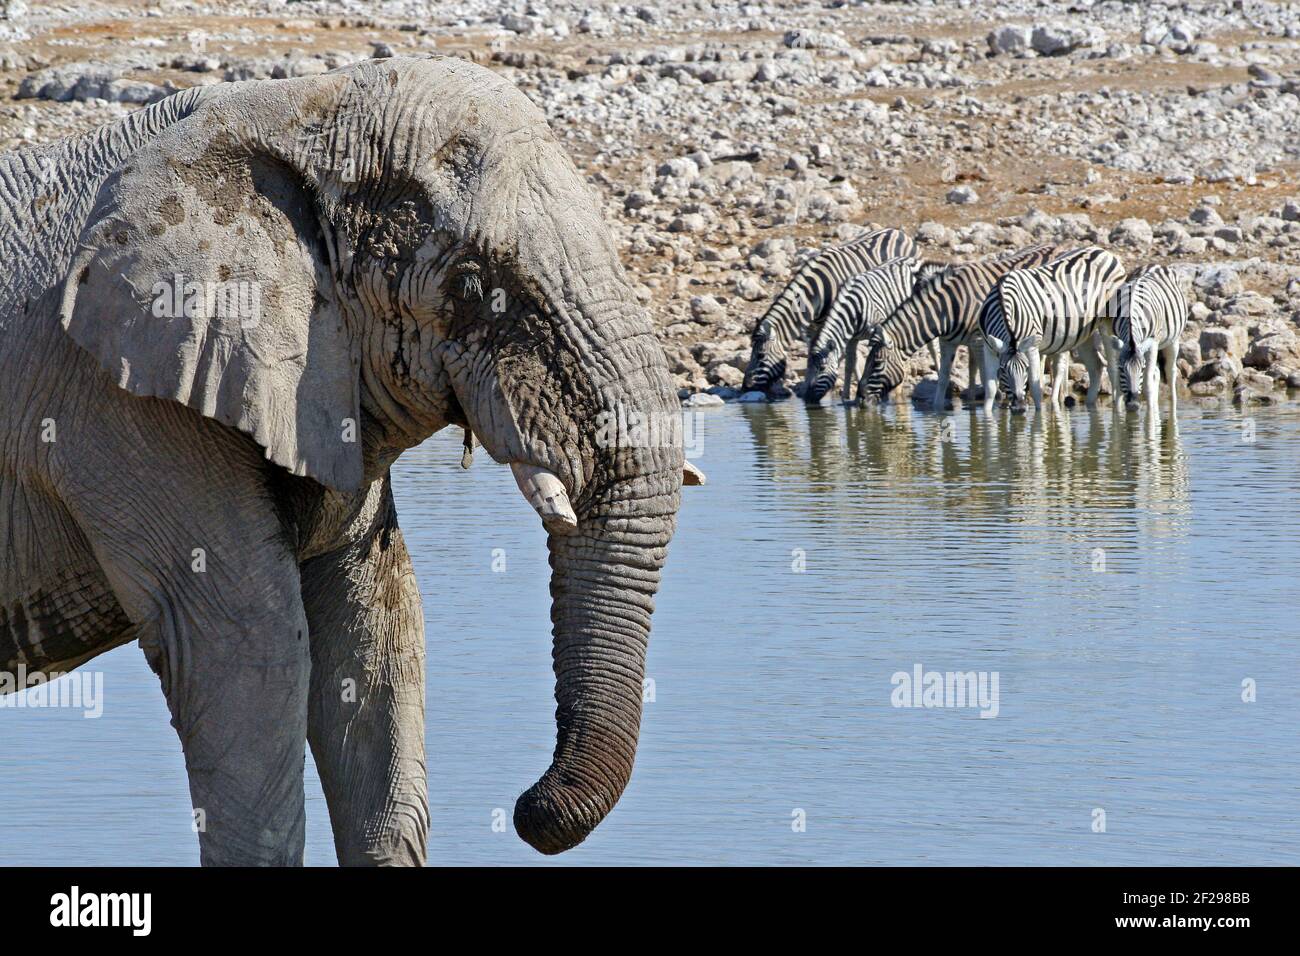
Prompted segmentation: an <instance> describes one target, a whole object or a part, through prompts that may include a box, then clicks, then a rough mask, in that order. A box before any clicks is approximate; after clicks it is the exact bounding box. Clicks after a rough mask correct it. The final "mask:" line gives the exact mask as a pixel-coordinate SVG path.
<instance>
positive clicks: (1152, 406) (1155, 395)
mask: <svg viewBox="0 0 1300 956" xmlns="http://www.w3.org/2000/svg"><path fill="white" fill-rule="evenodd" d="M1159 358H1160V350H1159V349H1158V348H1156V347H1155V346H1154V345H1153V346H1152V347H1151V351H1150V353H1149V354H1148V355H1147V369H1146V379H1147V380H1146V383H1145V387H1146V390H1147V414H1148V415H1150V416H1151V417H1152V419H1153V420H1155V421H1159V420H1160V362H1159Z"/></svg>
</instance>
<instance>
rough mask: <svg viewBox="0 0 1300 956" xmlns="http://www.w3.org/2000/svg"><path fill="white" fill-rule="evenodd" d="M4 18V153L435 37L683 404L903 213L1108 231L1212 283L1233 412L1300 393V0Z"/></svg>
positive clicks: (308, 8)
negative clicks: (546, 121) (543, 150)
mask: <svg viewBox="0 0 1300 956" xmlns="http://www.w3.org/2000/svg"><path fill="white" fill-rule="evenodd" d="M0 11H3V12H2V13H0V149H17V148H21V147H23V146H25V145H29V144H35V143H42V142H46V141H48V140H52V139H56V138H59V137H62V136H66V135H68V134H70V133H75V132H78V131H81V130H85V129H88V128H90V127H93V126H95V125H97V124H99V123H102V122H104V121H106V120H110V119H113V118H115V117H117V116H120V115H122V114H124V113H125V112H127V111H129V110H132V109H138V108H139V107H140V105H141V104H144V103H148V102H151V101H153V100H154V99H157V98H159V97H161V96H164V95H166V94H167V93H168V92H169V91H171V90H174V89H177V88H182V87H187V86H192V85H196V84H206V83H216V82H221V81H222V80H234V79H247V78H255V77H279V76H298V75H305V74H310V73H315V72H321V71H324V70H326V69H329V68H332V67H335V66H338V65H341V64H344V63H348V62H351V61H353V60H356V59H360V58H364V57H369V56H389V55H392V54H400V53H408V52H429V51H436V52H440V53H445V54H449V55H455V56H462V57H466V58H469V59H473V60H475V61H477V62H480V63H483V64H485V65H487V66H490V67H491V68H493V69H496V70H499V71H500V72H502V73H504V74H505V75H507V76H509V77H510V78H511V80H513V81H514V82H515V83H516V84H517V85H519V86H520V87H521V88H522V89H523V90H524V91H525V92H526V93H527V94H528V95H529V96H530V97H532V98H533V99H534V100H535V101H536V102H537V103H538V104H539V105H540V106H541V107H542V108H543V109H544V110H545V111H546V114H547V116H548V117H549V118H550V121H551V123H552V125H553V127H554V128H555V130H556V132H557V133H558V135H559V136H560V137H561V138H562V139H563V140H565V141H566V142H567V143H568V145H569V148H570V150H571V152H572V154H573V155H574V158H575V160H576V161H577V162H578V164H579V166H580V167H581V168H583V169H585V170H587V171H588V173H589V175H590V177H591V180H592V182H593V184H594V185H595V186H596V187H597V188H598V189H599V190H600V191H601V193H602V194H603V195H604V197H605V201H606V204H607V206H608V210H609V220H610V222H611V223H612V224H613V227H614V228H615V230H616V232H617V234H618V238H619V240H620V242H621V244H622V248H623V249H624V250H625V257H626V263H627V266H628V268H629V270H630V272H631V274H632V275H633V276H634V278H635V280H636V282H637V289H638V294H639V295H640V296H641V297H642V298H643V299H644V300H645V302H646V303H647V304H648V305H650V306H651V308H652V311H653V314H654V316H655V317H656V320H657V322H658V324H659V327H660V331H661V334H662V338H663V341H664V345H665V348H666V349H667V350H668V354H669V360H670V362H671V364H672V366H673V370H674V373H675V374H676V375H677V378H678V382H679V385H680V386H681V387H682V389H683V394H684V395H686V394H690V393H692V392H705V391H711V392H712V393H714V394H716V395H719V396H721V397H724V398H730V397H733V396H734V390H735V386H737V385H739V383H740V379H741V374H742V370H743V368H744V365H745V363H746V360H747V358H748V333H749V330H750V329H751V328H752V326H753V323H754V321H755V319H756V318H757V317H758V316H759V315H760V314H761V313H762V311H763V310H764V308H765V306H766V304H767V302H768V301H769V300H770V299H771V298H772V297H773V296H774V295H775V294H776V293H777V292H779V291H780V289H781V287H782V285H783V284H784V282H785V281H786V280H787V279H788V278H789V276H790V275H791V273H792V271H793V269H794V268H796V267H797V265H798V264H799V262H800V261H801V260H802V259H803V258H805V257H806V256H807V255H809V254H811V253H812V252H813V251H814V250H815V249H817V248H818V247H820V246H822V245H824V244H826V243H832V242H836V241H838V240H842V239H845V238H849V237H851V236H852V235H855V234H856V233H857V232H858V231H860V230H862V229H864V228H870V227H874V226H876V225H892V226H899V227H902V228H905V229H907V230H909V231H910V232H912V233H913V234H914V235H915V236H916V237H917V239H918V241H919V242H920V244H921V245H922V248H923V249H924V250H925V253H926V254H927V255H929V256H931V257H934V258H948V259H954V260H963V259H968V258H973V257H979V256H983V255H987V254H992V253H997V252H1001V251H1005V250H1006V249H1009V248H1011V247H1015V246H1022V245H1027V244H1030V243H1032V242H1035V241H1048V240H1052V241H1056V242H1070V243H1095V244H1099V245H1103V246H1107V247H1110V248H1112V249H1113V250H1114V251H1116V252H1117V253H1118V254H1119V255H1120V256H1121V257H1122V258H1123V259H1124V261H1125V262H1126V263H1127V264H1129V265H1130V267H1133V266H1136V265H1139V264H1143V263H1147V262H1164V263H1173V264H1178V265H1180V266H1182V267H1184V268H1185V269H1186V270H1187V272H1188V274H1189V276H1190V277H1191V278H1192V280H1193V289H1194V295H1195V302H1194V305H1193V312H1192V316H1193V321H1192V323H1191V325H1190V326H1189V328H1188V331H1187V335H1186V337H1185V342H1184V345H1183V349H1182V360H1181V364H1182V365H1183V366H1184V372H1185V373H1186V375H1187V380H1188V386H1187V387H1189V388H1190V390H1191V392H1192V394H1194V395H1197V396H1201V397H1203V398H1204V399H1206V400H1207V401H1222V400H1236V401H1238V402H1243V403H1244V402H1255V401H1273V400H1277V399H1278V398H1281V397H1282V396H1284V395H1285V394H1286V389H1287V388H1288V387H1290V388H1300V335H1298V333H1300V5H1297V4H1295V3H1272V2H1260V0H1227V2H1222V0H1216V2H1186V3H1160V2H1154V3H1152V2H1148V3H1127V2H1117V0H1097V2H1093V0H1075V2H1073V3H1058V2H1046V0H1043V2H1033V0H1010V2H1003V3H999V4H997V5H996V7H995V6H994V5H992V4H986V3H974V2H970V0H932V2H896V3H856V2H848V0H824V2H818V0H750V2H725V0H723V2H712V0H708V2H706V0H680V2H674V3H659V2H649V0H647V2H646V3H644V4H636V3H607V2H602V0H579V2H578V3H569V2H564V0H557V2H554V3H550V4H543V3H540V2H539V3H528V4H518V5H515V6H511V5H510V4H508V3H507V4H500V3H494V2H487V0H465V2H447V3H443V2H432V0H393V2H381V3H365V2H358V0H344V2H303V3H287V2H284V0H253V2H244V0H231V2H221V3H215V2H214V3H199V2H187V0H164V2H146V0H85V2H79V3H76V4H72V3H67V2H58V3H49V4H46V3H39V2H30V3H27V2H23V0H0ZM927 363H928V359H918V360H917V364H916V366H915V372H916V374H917V375H918V376H919V375H921V374H923V373H924V371H925V370H926V367H927ZM800 371H801V362H800V361H796V362H794V363H793V367H792V373H793V374H795V375H797V374H798V373H799V372H800ZM964 374H965V373H964V366H960V367H959V368H958V370H957V374H956V375H955V376H954V378H955V379H956V380H957V381H958V383H962V382H964ZM1072 374H1073V376H1074V377H1075V379H1076V381H1081V380H1082V377H1083V372H1082V368H1081V367H1076V368H1075V369H1074V371H1073V373H1072ZM910 384H911V383H909V386H910ZM908 390H910V389H909V388H905V389H904V394H906V391H908ZM700 400H702V401H707V399H700Z"/></svg>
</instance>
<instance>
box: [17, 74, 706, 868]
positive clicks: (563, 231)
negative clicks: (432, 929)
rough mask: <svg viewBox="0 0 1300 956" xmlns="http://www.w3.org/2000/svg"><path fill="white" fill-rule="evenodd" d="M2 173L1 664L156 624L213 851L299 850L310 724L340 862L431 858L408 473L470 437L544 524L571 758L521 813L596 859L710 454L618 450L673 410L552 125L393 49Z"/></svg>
mask: <svg viewBox="0 0 1300 956" xmlns="http://www.w3.org/2000/svg"><path fill="white" fill-rule="evenodd" d="M0 176H2V178H3V179H4V180H5V181H6V182H7V183H10V184H14V185H16V188H17V193H14V192H13V191H12V190H11V191H10V192H9V194H7V195H6V197H4V200H3V201H2V202H0V225H3V228H2V229H0V248H2V249H3V252H4V254H5V256H6V260H7V261H10V262H20V263H22V264H21V265H20V266H19V267H18V268H16V269H15V270H12V271H11V272H10V273H8V274H6V275H5V276H4V277H3V278H0V409H2V410H3V411H0V415H2V416H3V417H4V421H3V428H2V429H0V433H2V434H3V436H4V437H3V439H0V542H3V547H4V549H5V551H4V553H3V554H2V555H0V558H2V560H0V668H3V669H4V670H5V671H6V672H8V673H14V672H17V671H18V670H19V669H20V667H21V668H23V669H25V670H26V671H27V672H32V671H38V670H39V671H44V672H46V673H49V672H57V671H64V670H67V669H70V668H71V667H75V666H77V665H79V664H82V663H84V662H85V661H87V660H90V659H91V658H93V657H94V656H96V655H97V654H100V653H102V652H103V651H105V650H107V649H109V648H111V647H114V646H117V645H119V644H122V643H125V642H127V641H130V640H132V639H134V638H137V637H138V638H139V640H140V644H141V646H142V648H143V649H144V650H145V653H146V655H147V657H148V660H149V662H150V664H151V666H152V667H153V668H154V670H155V671H156V672H157V673H158V675H159V677H160V680H161V683H162V686H163V691H164V693H165V694H166V697H167V702H168V706H169V709H170V711H171V715H172V723H173V725H174V726H175V728H176V730H177V732H178V734H179V736H180V739H181V744H182V747H183V750H184V753H185V759H186V766H187V770H188V774H189V778H190V790H191V796H192V799H193V803H194V807H195V808H196V809H197V810H202V811H203V819H204V824H205V825H204V827H203V829H202V831H201V832H200V835H199V844H200V855H201V859H202V861H203V862H204V863H205V864H227V863H239V864H248V863H278V864H292V863H300V862H301V861H302V853H303V840H304V825H303V783H302V774H303V757H304V742H305V741H309V742H310V745H311V747H312V751H313V754H314V756H315V758H316V763H317V766H318V768H319V770H320V776H321V781H322V784H323V786H324V790H325V794H326V798H327V802H328V804H329V811H330V818H331V823H332V826H333V829H334V834H335V843H336V848H337V851H338V854H339V859H340V861H341V862H344V863H403V864H414V863H420V862H422V861H423V860H424V856H425V842H426V835H427V828H428V819H429V815H428V800H427V795H426V785H427V784H426V774H425V762H424V749H423V721H424V663H423V661H424V633H423V628H424V625H423V620H422V616H421V606H420V597H419V592H418V589H417V588H416V585H415V583H414V575H413V572H412V568H411V562H410V557H409V555H408V554H407V552H406V549H405V546H404V544H403V542H402V536H401V532H400V530H399V528H398V525H397V516H396V512H395V509H394V506H393V499H392V493H391V490H390V488H389V484H388V469H389V466H390V465H391V464H392V462H393V461H394V460H395V459H396V457H397V456H398V455H399V454H400V453H401V452H402V451H403V450H404V449H407V448H410V447H412V446H414V445H416V444H418V443H419V442H421V441H423V440H424V439H425V438H427V437H428V436H429V435H431V434H433V433H434V432H435V431H438V430H439V429H441V428H443V427H445V426H448V425H451V426H459V427H462V428H465V429H467V430H469V431H470V432H472V434H473V436H474V437H475V438H476V439H477V440H478V442H479V443H480V444H481V445H482V446H483V448H484V449H485V450H486V452H487V453H488V454H489V455H490V456H491V457H492V458H493V459H495V460H496V461H497V462H500V463H502V464H508V465H509V466H510V467H511V468H512V470H513V471H514V474H515V477H516V480H517V481H518V483H519V486H520V490H521V491H522V492H523V494H524V496H525V497H526V498H527V499H528V501H529V503H530V504H532V505H533V506H534V507H535V508H536V510H537V511H538V513H539V514H540V515H541V517H542V519H543V522H544V524H545V526H546V528H547V530H548V546H549V550H550V564H551V568H552V576H551V594H552V608H551V618H552V622H553V642H554V643H553V659H554V669H555V674H556V685H555V696H556V702H557V709H556V724H557V735H556V745H555V753H554V757H553V760H552V763H551V766H550V767H549V768H548V769H547V770H546V772H545V773H544V774H543V775H542V777H541V779H540V780H538V781H537V782H536V783H535V784H534V785H533V786H532V787H530V788H529V789H528V790H527V791H526V792H525V793H524V794H523V795H522V796H521V797H520V798H519V801H518V803H517V805H516V808H515V825H516V828H517V830H518V831H519V834H520V835H521V836H522V837H523V838H524V839H525V840H526V841H527V842H528V843H530V844H531V845H532V846H534V847H536V848H537V849H538V850H540V851H542V852H543V853H556V852H559V851H561V850H565V849H568V848H569V847H572V846H574V845H575V844H577V843H579V842H581V841H582V840H583V839H584V838H585V837H586V836H587V835H588V834H589V833H590V832H591V830H592V828H594V827H595V826H596V825H597V824H598V823H599V822H600V821H601V819H603V818H604V817H605V815H606V814H608V813H609V811H610V810H611V809H612V807H613V806H614V803H615V802H616V801H617V800H618V797H619V795H620V794H621V793H622V791H623V789H624V787H625V786H626V785H627V782H628V779H629V776H630V774H631V772H632V763H633V758H634V755H635V751H636V744H637V737H638V732H639V725H640V717H641V681H642V675H643V671H644V661H645V652H646V644H647V639H648V635H649V630H650V616H651V611H652V607H653V603H652V602H653V597H654V594H655V592H656V590H657V587H658V584H659V577H660V569H661V568H662V566H663V563H664V560H665V556H666V551H667V546H668V542H669V539H670V538H671V536H672V533H673V530H674V525H675V520H676V513H677V508H678V503H679V490H680V487H681V484H682V482H683V467H684V460H683V456H682V449H681V447H680V442H679V441H676V442H674V441H673V440H669V441H666V442H665V441H661V442H658V443H657V444H654V445H653V446H650V447H643V446H642V445H639V444H637V443H633V442H628V441H627V440H625V439H621V438H619V437H618V436H615V438H614V440H608V436H606V438H604V439H602V438H600V437H599V436H598V433H597V428H596V425H595V424H594V423H595V422H597V421H598V420H599V417H600V416H601V414H602V413H609V412H612V411H614V410H621V412H620V413H621V414H624V415H626V414H627V413H628V412H629V411H630V412H632V413H635V414H639V415H645V416H676V415H679V414H680V410H679V407H678V403H677V398H676V395H675V391H674V389H673V387H672V383H671V380H670V377H669V375H668V371H667V365H666V362H665V359H664V356H663V352H662V350H661V349H660V347H659V345H658V343H657V342H656V340H655V338H654V335H653V333H652V331H651V326H650V323H649V321H648V318H647V316H646V315H645V314H644V313H643V311H642V310H641V308H640V307H639V306H638V305H637V304H636V300H635V298H634V296H633V294H632V291H631V288H630V286H629V283H628V281H627V279H626V277H625V275H624V273H623V270H622V267H621V265H620V263H619V260H618V256H617V254H616V252H615V249H614V248H613V246H612V243H611V240H610V238H609V233H608V231H607V230H606V228H605V225H604V224H603V223H602V222H601V219H600V216H599V213H598V204H597V201H596V199H595V197H594V195H593V194H592V192H591V190H590V189H589V187H588V186H587V184H586V183H585V182H584V181H583V180H582V178H581V176H580V175H579V174H578V172H577V170H576V169H575V168H574V167H573V165H572V163H571V162H570V161H569V159H568V158H567V157H566V156H565V154H564V153H563V151H562V150H561V148H560V146H559V145H558V143H557V141H556V140H555V138H554V137H553V135H552V134H551V132H550V130H549V129H548V128H547V126H546V123H545V120H544V119H543V117H542V115H541V113H540V112H539V111H538V110H537V109H536V108H535V107H533V106H532V104H530V103H529V102H528V100H527V99H526V98H525V97H524V96H523V95H522V94H520V93H519V92H518V91H517V90H515V89H514V88H513V87H512V86H510V85H509V84H508V83H507V82H506V81H504V80H503V79H501V78H499V77H497V76H496V75H494V74H492V73H491V72H489V71H487V70H485V69H482V68H480V67H477V66H474V65H472V64H470V63H466V62H463V61H459V60H454V59H447V58H437V57H428V58H394V59H389V60H382V61H368V62H366V63H362V64H358V65H356V66H353V67H349V68H346V69H343V70H340V71H336V72H333V73H329V74H325V75H322V76H315V77H305V78H299V79H290V80H272V81H254V82H247V83H231V84H223V85H218V86H213V87H206V88H202V89H198V90H190V91H186V92H183V93H179V94H176V95H174V96H172V97H169V98H167V99H165V100H162V101H160V102H159V103H157V104H154V105H153V106H151V107H148V108H146V109H144V110H141V111H139V112H137V113H133V114H131V115H130V116H128V117H127V118H125V119H123V120H121V121H119V122H117V123H115V124H113V125H110V126H107V127H103V128H101V129H100V130H97V131H95V132H93V133H91V134H88V135H86V136H83V137H80V138H77V139H72V140H67V141H64V142H62V143H59V144H55V145H53V146H49V147H44V148H41V149H38V150H32V151H25V152H22V153H17V154H11V155H9V156H5V157H0ZM15 195H16V196H17V198H16V199H15V198H14V196H15ZM42 423H47V424H48V423H54V425H55V427H56V429H57V440H54V441H45V440H42V437H41V436H42V434H43V431H42ZM656 434H665V432H663V431H658V432H657V433H656ZM666 434H669V435H679V432H677V431H676V430H669V431H668V432H666ZM691 483H698V480H697V476H692V480H691ZM198 555H201V560H200V558H199V557H196V556H198ZM200 564H201V565H202V567H199V565H200ZM345 686H355V687H356V688H357V690H356V695H355V699H352V698H350V697H349V696H348V695H347V694H346V693H342V692H341V690H340V689H341V688H343V687H345ZM39 745H40V744H39V741H32V746H39Z"/></svg>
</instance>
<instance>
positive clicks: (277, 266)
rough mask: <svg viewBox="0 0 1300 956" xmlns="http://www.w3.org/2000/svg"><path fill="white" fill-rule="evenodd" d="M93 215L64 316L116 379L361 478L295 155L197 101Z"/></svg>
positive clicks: (345, 379) (288, 461)
mask: <svg viewBox="0 0 1300 956" xmlns="http://www.w3.org/2000/svg"><path fill="white" fill-rule="evenodd" d="M87 222H88V225H87V226H86V228H85V230H84V231H83V233H82V235H81V242H80V246H79V247H78V250H77V253H76V255H75V257H74V260H73V263H72V266H71V268H70V270H69V273H68V276H67V278H66V280H65V283H64V287H63V296H62V301H61V304H60V318H61V321H62V323H63V328H64V329H65V330H66V331H67V333H68V334H69V335H70V336H72V338H73V339H74V340H75V341H76V342H77V344H78V345H80V346H81V347H82V348H84V349H85V350H86V351H88V352H89V353H90V354H92V355H93V356H95V358H96V359H98V361H99V362H100V364H101V365H102V366H103V367H104V369H105V370H106V371H107V372H108V373H109V375H110V376H111V377H112V378H113V379H114V380H115V381H116V382H117V384H118V385H119V386H120V387H122V388H124V389H126V390H128V391H130V392H131V393H133V394H135V395H141V396H151V397H154V398H162V399H171V400H173V401H177V402H181V403H182V404H185V405H188V406H189V407H190V408H192V409H194V410H195V411H197V412H199V413H201V414H203V415H205V416H207V417H208V418H212V419H215V420H216V421H219V422H221V423H222V424H225V425H228V426H230V427H231V428H237V429H239V430H240V431H241V432H243V433H245V434H246V435H248V436H249V437H250V438H252V439H253V440H254V441H256V442H257V443H258V444H259V445H261V446H262V448H263V449H264V450H265V452H266V457H267V458H268V459H270V460H271V461H273V462H275V463H276V464H277V465H281V466H283V467H284V468H286V469H288V470H289V471H290V472H292V473H293V474H295V475H306V476H309V477H311V478H314V479H316V480H317V481H319V482H321V483H322V484H324V485H327V486H329V487H331V488H334V489H337V490H340V491H352V490H356V489H357V488H359V487H360V486H361V483H362V462H361V447H360V442H359V435H358V431H359V426H358V422H359V401H360V399H359V388H360V385H359V382H360V379H359V373H358V368H359V360H358V358H357V355H356V346H355V343H354V341H353V338H352V336H351V334H350V330H349V328H348V325H347V322H346V321H345V317H344V314H343V312H342V310H341V309H340V307H339V302H338V298H337V295H336V292H335V288H334V285H333V282H332V281H331V278H330V267H329V261H330V260H329V259H328V250H327V249H326V248H325V243H324V240H323V237H322V229H321V226H320V220H319V218H318V213H317V208H316V204H315V201H314V200H313V198H312V193H311V191H310V189H309V188H308V185H307V183H306V182H305V181H304V179H303V177H302V175H301V174H300V173H299V172H298V171H297V170H295V169H294V168H293V167H291V166H290V165H289V164H288V163H287V162H286V161H284V160H283V159H282V158H279V157H278V156H277V154H275V153H273V152H272V151H271V150H269V149H265V148H261V147H259V146H258V145H257V144H256V143H253V142H250V141H249V140H248V138H246V137H237V136H234V135H232V133H231V130H230V129H229V128H228V127H227V126H226V124H225V123H224V122H222V121H221V116H220V114H217V115H216V116H215V117H214V115H212V111H211V110H208V109H203V110H200V111H198V112H197V113H196V114H195V115H192V116H190V117H187V118H186V119H183V120H181V121H179V122H178V123H176V124H174V125H173V126H171V127H170V128H168V129H167V130H165V131H164V132H162V133H161V134H159V135H158V136H157V137H156V138H155V139H154V140H152V141H151V142H150V143H149V144H148V145H147V146H146V147H144V148H143V149H141V150H140V151H139V152H137V153H136V154H135V155H134V156H132V158H131V160H130V162H129V165H128V166H126V167H124V168H123V169H122V170H121V171H119V172H118V173H116V174H115V175H113V176H112V177H110V178H109V179H108V180H107V181H106V182H105V184H104V186H103V187H102V188H101V190H100V193H99V195H98V197H97V199H96V204H95V208H94V211H93V212H92V214H91V215H90V217H89V219H88V220H87Z"/></svg>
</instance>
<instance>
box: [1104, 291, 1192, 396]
mask: <svg viewBox="0 0 1300 956" xmlns="http://www.w3.org/2000/svg"><path fill="white" fill-rule="evenodd" d="M1187 311H1188V306H1187V296H1186V295H1185V294H1184V292H1183V289H1182V288H1181V286H1180V285H1179V283H1178V277H1177V276H1176V275H1175V274H1174V272H1173V270H1172V269H1169V268H1167V267H1165V266H1146V267H1144V268H1142V269H1140V270H1138V272H1137V273H1136V274H1134V275H1133V276H1132V277H1131V278H1130V279H1129V281H1127V282H1125V283H1124V284H1123V285H1122V286H1120V289H1119V291H1118V292H1117V293H1116V294H1115V300H1114V303H1113V306H1112V312H1113V314H1114V316H1115V339H1114V346H1115V349H1116V350H1117V351H1118V352H1119V360H1118V365H1119V389H1120V395H1121V396H1122V397H1123V399H1124V404H1125V405H1127V406H1128V407H1129V408H1135V407H1137V404H1138V399H1139V398H1141V397H1142V396H1143V395H1144V394H1145V396H1146V399H1147V404H1148V405H1149V407H1150V408H1151V409H1152V414H1159V412H1158V411H1157V405H1158V400H1157V389H1158V387H1159V384H1160V368H1159V365H1158V363H1157V361H1156V358H1157V356H1158V355H1163V356H1164V360H1165V378H1166V379H1167V380H1168V382H1169V401H1170V407H1171V409H1172V411H1174V412H1177V410H1178V343H1179V340H1180V339H1181V338H1182V335H1183V329H1184V328H1185V327H1186V325H1187Z"/></svg>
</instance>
